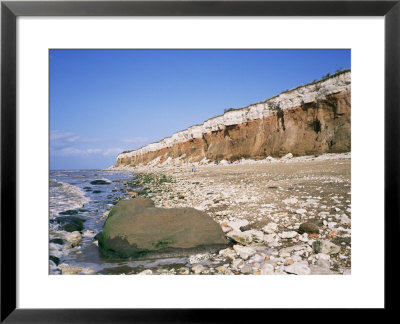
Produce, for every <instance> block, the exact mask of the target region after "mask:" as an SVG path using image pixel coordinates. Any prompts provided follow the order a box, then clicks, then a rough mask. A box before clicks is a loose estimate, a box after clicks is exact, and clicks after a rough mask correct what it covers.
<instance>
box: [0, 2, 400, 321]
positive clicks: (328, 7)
mask: <svg viewBox="0 0 400 324" xmlns="http://www.w3.org/2000/svg"><path fill="white" fill-rule="evenodd" d="M19 16H384V18H385V179H384V181H385V205H384V208H385V309H386V310H389V309H393V308H394V307H395V306H396V303H395V299H394V298H393V299H391V298H390V292H391V291H392V290H394V289H395V287H396V285H395V284H394V283H396V282H397V283H398V279H397V277H398V275H397V274H394V273H393V272H390V269H391V267H389V266H388V256H396V255H398V253H396V249H397V245H396V244H392V243H390V241H389V240H390V239H391V238H393V237H398V234H399V227H400V226H399V224H400V222H399V210H400V208H399V207H400V202H399V201H400V200H399V198H400V195H399V180H400V176H399V156H400V146H399V128H400V123H399V121H400V115H399V108H400V105H399V104H400V65H399V61H400V1H399V0H395V1H293V0H292V1H262V0H261V1H116V2H113V1H2V2H1V242H0V244H1V322H3V321H4V322H5V323H31V322H32V323H33V322H35V323H89V322H101V323H109V322H117V323H128V322H129V323H130V322H137V323H144V322H178V323H198V322H226V321H233V322H235V321H236V319H237V316H238V315H239V314H240V313H241V314H242V313H243V312H246V311H249V309H247V310H240V309H216V310H215V309H214V310H213V312H212V314H211V315H210V313H209V312H204V310H202V309H197V310H196V309H19V308H16V300H17V294H16V270H17V269H16V236H17V233H16V189H17V187H16V162H17V160H16V113H17V111H16V40H17V39H16V38H17V31H16V19H17V17H19ZM368 153H370V152H366V154H368ZM396 258H397V256H396V257H395V259H396ZM366 284H367V283H366ZM250 311H252V315H251V316H252V317H253V316H257V313H258V312H262V311H263V310H260V309H258V310H255V309H253V310H250ZM260 315H262V314H260Z"/></svg>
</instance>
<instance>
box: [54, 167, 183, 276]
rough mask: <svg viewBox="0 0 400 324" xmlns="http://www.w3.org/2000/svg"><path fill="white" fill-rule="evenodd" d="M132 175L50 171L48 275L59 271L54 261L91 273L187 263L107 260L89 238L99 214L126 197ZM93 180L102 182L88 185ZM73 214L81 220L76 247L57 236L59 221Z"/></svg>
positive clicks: (100, 221) (61, 231)
mask: <svg viewBox="0 0 400 324" xmlns="http://www.w3.org/2000/svg"><path fill="white" fill-rule="evenodd" d="M133 177H134V174H133V173H132V172H127V171H102V170H73V171H66V170H63V171H50V183H49V187H50V206H49V242H50V243H49V258H50V261H49V273H50V274H60V273H61V272H60V270H59V269H58V267H57V264H62V263H66V264H68V265H69V266H79V267H82V268H85V269H86V268H90V269H91V270H93V273H94V274H122V273H124V274H130V273H138V272H140V271H141V270H142V269H145V268H147V269H148V268H162V267H164V266H166V265H171V264H180V265H184V264H185V263H187V259H186V258H168V259H158V260H140V261H134V260H133V261H132V260H131V261H121V260H110V259H105V258H103V257H102V255H101V254H100V252H99V249H98V247H97V245H96V244H95V242H94V240H93V237H94V236H95V235H96V234H97V233H99V232H100V231H101V230H102V228H103V225H104V222H105V218H106V217H104V215H103V214H104V213H105V212H107V211H109V210H110V209H111V208H112V207H113V206H114V204H115V203H116V200H117V199H129V195H128V194H127V192H126V189H128V188H130V187H129V186H128V185H127V184H126V183H124V181H126V180H131V179H132V178H133ZM95 180H103V181H105V182H106V184H91V182H92V181H95ZM132 189H134V188H132ZM132 189H130V190H132ZM60 217H62V218H60ZM76 217H78V218H79V219H82V220H84V222H83V224H82V225H83V229H82V230H81V232H82V242H81V243H80V244H79V245H78V246H77V247H74V248H71V249H67V248H66V246H67V242H66V241H65V240H64V241H63V242H62V244H59V243H61V242H60V240H59V239H63V237H64V236H65V235H66V234H68V232H67V231H65V230H64V229H63V228H62V226H63V223H62V222H60V219H61V220H62V221H69V220H71V219H73V218H76ZM87 231H92V232H93V233H92V232H87ZM57 239H58V240H57ZM52 241H53V242H52Z"/></svg>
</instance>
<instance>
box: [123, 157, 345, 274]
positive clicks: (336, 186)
mask: <svg viewBox="0 0 400 324" xmlns="http://www.w3.org/2000/svg"><path fill="white" fill-rule="evenodd" d="M195 166H196V171H195V172H192V167H193V164H185V165H163V166H144V167H133V168H128V167H125V168H123V170H125V171H133V172H134V173H135V174H136V175H137V177H136V178H135V184H136V185H137V186H138V188H140V190H137V191H136V192H135V191H131V192H129V195H130V196H142V197H146V198H150V199H152V200H153V201H154V203H155V206H156V207H162V208H180V207H193V208H196V209H198V210H202V211H204V212H206V213H207V214H208V215H209V216H210V217H211V218H212V219H214V220H215V221H216V222H217V223H219V224H220V226H221V228H222V230H223V231H224V233H225V234H226V237H227V238H228V239H229V240H230V242H231V246H229V247H228V248H226V249H223V250H220V251H219V252H216V253H202V254H196V255H191V256H189V257H188V258H187V262H186V263H185V264H180V265H169V266H167V267H163V268H160V267H157V268H151V267H148V268H143V269H140V271H135V272H131V274H153V275H156V274H181V275H188V274H202V275H206V274H209V275H210V274H215V275H242V274H246V275H247V274H252V275H348V274H351V173H350V170H351V155H350V153H342V154H324V155H321V156H318V157H315V156H304V157H293V156H292V155H291V154H288V155H287V156H285V157H283V158H281V159H274V158H267V159H265V160H259V161H253V160H241V161H238V162H235V163H228V162H227V161H221V162H220V163H218V165H217V164H215V163H207V162H205V163H196V164H195ZM120 170H122V169H120Z"/></svg>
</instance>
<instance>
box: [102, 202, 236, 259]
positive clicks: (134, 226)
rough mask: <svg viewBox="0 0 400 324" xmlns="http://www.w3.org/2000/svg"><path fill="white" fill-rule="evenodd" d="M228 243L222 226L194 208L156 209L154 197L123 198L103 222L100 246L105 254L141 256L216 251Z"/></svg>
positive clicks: (122, 256)
mask: <svg viewBox="0 0 400 324" xmlns="http://www.w3.org/2000/svg"><path fill="white" fill-rule="evenodd" d="M228 244H229V242H228V240H227V239H226V238H225V235H224V233H223V231H222V229H221V227H220V225H219V224H218V223H217V222H215V221H214V220H213V219H212V218H211V217H209V216H208V215H207V214H206V213H205V212H202V211H199V210H196V209H194V208H156V207H154V203H153V201H152V200H151V199H148V198H135V199H130V200H125V201H120V202H119V203H118V204H117V205H116V206H115V207H114V208H113V209H112V210H111V211H110V214H109V216H108V218H107V221H106V223H105V225H104V228H103V231H102V234H101V237H100V238H99V247H100V249H101V250H102V252H103V253H104V254H105V255H112V256H114V257H120V258H129V257H132V258H140V257H142V256H150V255H151V254H156V255H160V254H167V255H173V256H177V255H186V254H188V252H189V251H190V252H194V251H205V250H207V251H217V250H220V249H223V248H226V247H227V246H228Z"/></svg>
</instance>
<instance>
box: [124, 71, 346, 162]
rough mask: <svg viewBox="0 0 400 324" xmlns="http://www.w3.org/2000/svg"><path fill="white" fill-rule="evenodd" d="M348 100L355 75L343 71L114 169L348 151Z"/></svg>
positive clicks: (135, 154)
mask: <svg viewBox="0 0 400 324" xmlns="http://www.w3.org/2000/svg"><path fill="white" fill-rule="evenodd" d="M350 97H351V72H350V71H344V72H342V73H338V74H335V75H333V76H331V77H330V78H327V79H323V80H320V81H318V82H314V83H311V84H308V85H304V86H300V87H298V88H296V89H293V90H289V91H286V92H284V93H281V94H280V95H278V96H275V97H273V98H270V99H268V100H266V101H264V102H261V103H257V104H253V105H250V106H248V107H245V108H242V109H237V110H233V111H229V112H226V113H225V114H223V115H221V116H217V117H214V118H211V119H208V120H207V121H205V122H204V123H203V124H202V125H196V126H192V127H189V128H188V129H186V130H183V131H180V132H177V133H175V134H173V135H172V136H171V137H168V138H165V139H163V140H161V141H160V142H157V143H152V144H149V145H147V146H145V147H142V148H141V149H138V150H135V151H131V152H125V153H121V154H119V155H118V158H117V164H116V166H117V167H118V166H125V165H129V166H138V165H145V164H152V165H155V164H180V163H182V162H198V161H201V160H203V159H209V160H211V161H216V160H222V159H225V160H231V161H233V160H237V159H240V158H252V159H263V158H265V157H267V156H273V157H280V156H283V155H285V154H287V153H289V152H290V153H292V154H293V155H295V156H300V155H314V154H315V155H319V154H322V153H340V152H348V151H350V144H351V143H350V142H351V137H350V121H351V119H350V117H351V98H350Z"/></svg>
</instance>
